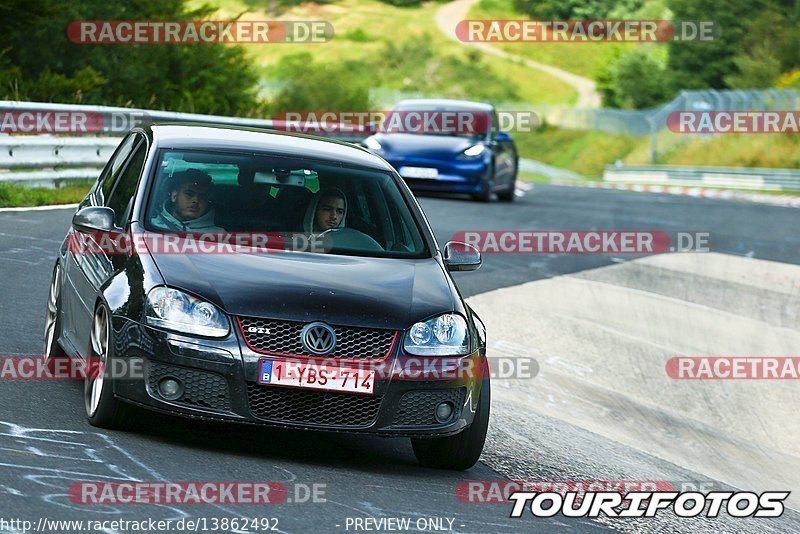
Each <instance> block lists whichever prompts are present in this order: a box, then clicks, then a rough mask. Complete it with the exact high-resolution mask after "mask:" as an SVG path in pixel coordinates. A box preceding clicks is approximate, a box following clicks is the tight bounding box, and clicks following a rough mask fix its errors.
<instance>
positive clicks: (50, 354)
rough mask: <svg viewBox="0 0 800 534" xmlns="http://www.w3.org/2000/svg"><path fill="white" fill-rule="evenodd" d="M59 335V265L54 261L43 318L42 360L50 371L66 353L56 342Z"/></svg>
mask: <svg viewBox="0 0 800 534" xmlns="http://www.w3.org/2000/svg"><path fill="white" fill-rule="evenodd" d="M60 335H61V265H60V264H58V263H56V266H55V267H54V268H53V278H52V280H51V281H50V293H49V294H48V295H47V311H46V312H45V318H44V352H43V354H44V361H45V365H47V368H48V369H50V370H51V371H52V370H53V369H54V368H55V365H56V360H58V359H60V358H66V357H67V354H66V352H64V349H63V348H61V345H60V344H59V343H58V338H59V336H60Z"/></svg>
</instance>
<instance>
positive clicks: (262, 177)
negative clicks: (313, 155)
mask: <svg viewBox="0 0 800 534" xmlns="http://www.w3.org/2000/svg"><path fill="white" fill-rule="evenodd" d="M281 171H283V169H275V170H274V171H273V172H256V173H255V176H254V177H253V183H255V184H275V185H289V186H295V187H305V185H306V172H305V171H302V170H300V171H290V172H285V171H284V172H281Z"/></svg>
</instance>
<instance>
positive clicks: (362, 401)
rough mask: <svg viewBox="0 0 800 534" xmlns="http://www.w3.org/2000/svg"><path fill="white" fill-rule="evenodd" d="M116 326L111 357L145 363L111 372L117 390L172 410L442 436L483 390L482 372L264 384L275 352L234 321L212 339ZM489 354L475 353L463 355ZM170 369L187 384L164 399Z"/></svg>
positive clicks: (453, 429)
mask: <svg viewBox="0 0 800 534" xmlns="http://www.w3.org/2000/svg"><path fill="white" fill-rule="evenodd" d="M114 330H115V338H116V339H117V340H120V339H125V340H126V342H125V343H120V342H117V343H116V347H117V350H116V352H115V356H114V358H115V359H119V360H125V359H131V358H141V359H142V360H143V364H144V365H143V376H132V377H123V378H119V377H118V378H115V379H114V381H113V384H114V393H115V395H116V396H117V397H118V398H120V399H121V400H123V401H126V402H129V403H132V404H135V405H138V406H140V407H143V408H145V409H150V410H154V411H158V412H162V413H167V414H171V415H180V416H186V417H195V418H202V419H215V420H226V421H237V422H243V423H251V424H260V425H267V426H276V427H286V428H299V429H309V430H326V431H346V432H356V433H358V432H363V433H369V434H377V435H391V436H443V435H450V434H454V433H458V432H460V431H461V430H463V429H464V428H466V427H467V426H469V425H470V424H471V423H472V419H473V417H474V414H475V409H476V407H477V401H478V398H479V396H480V390H481V380H480V379H479V378H473V377H468V378H464V377H455V378H453V377H452V376H451V377H438V378H435V379H430V378H426V379H413V380H412V379H403V378H398V377H397V376H394V375H392V376H388V374H387V376H386V377H385V378H382V377H377V378H376V380H375V391H374V394H373V395H361V394H354V393H344V392H334V391H320V390H310V389H305V388H293V387H284V386H275V385H262V384H259V383H258V378H257V377H258V372H259V361H260V360H261V359H264V358H271V357H270V356H265V355H263V354H257V353H255V352H253V351H252V350H251V349H250V348H248V347H247V345H246V344H245V343H243V342H242V340H241V334H240V332H239V331H238V330H236V329H234V331H233V332H232V333H231V334H230V336H229V337H228V338H225V339H222V340H208V339H198V338H194V337H191V336H184V335H180V334H173V333H167V332H164V331H161V330H157V329H155V328H152V327H149V326H146V325H142V324H139V323H136V322H133V321H129V320H128V319H124V318H115V319H114ZM121 333H124V335H121ZM398 345H399V344H398ZM484 357H485V355H483V354H478V353H476V354H474V355H470V356H467V357H465V358H472V359H474V360H476V361H478V360H481V361H482V360H483V359H484ZM403 358H404V357H403V355H402V354H400V348H399V347H394V349H393V351H392V354H390V355H389V356H388V358H387V364H391V363H394V362H396V361H403ZM281 359H286V358H281ZM294 359H295V360H297V361H303V358H302V357H298V358H294ZM388 368H391V365H388ZM166 377H171V378H176V379H178V380H179V381H180V383H181V384H182V385H183V391H182V394H181V396H180V397H179V398H178V399H176V400H167V399H165V398H164V397H162V396H161V394H160V393H159V391H158V383H159V382H160V381H161V380H162V379H164V378H166ZM445 401H447V402H450V403H452V404H453V405H454V406H455V412H454V414H453V417H452V418H451V419H450V420H449V421H447V422H445V423H444V424H442V423H438V422H437V421H436V420H435V418H434V410H435V407H436V406H437V405H438V404H439V403H441V402H445Z"/></svg>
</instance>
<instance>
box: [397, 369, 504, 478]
mask: <svg viewBox="0 0 800 534" xmlns="http://www.w3.org/2000/svg"><path fill="white" fill-rule="evenodd" d="M480 395H481V396H480V399H479V400H478V407H477V410H476V411H475V418H474V419H473V421H472V424H471V425H470V426H469V427H467V428H466V429H464V430H462V431H461V432H459V433H458V434H456V435H454V436H445V437H442V438H411V446H412V448H413V449H414V456H416V457H417V461H418V462H419V463H420V464H421V465H424V466H425V467H433V468H436V469H453V470H458V471H463V470H465V469H469V468H470V467H472V466H473V465H475V464H476V463H477V462H478V459H479V458H480V456H481V451H483V444H484V442H485V441H486V431H487V429H488V428H489V405H490V404H491V386H490V384H489V379H488V378H486V379H485V380H484V381H483V384H482V387H481V393H480Z"/></svg>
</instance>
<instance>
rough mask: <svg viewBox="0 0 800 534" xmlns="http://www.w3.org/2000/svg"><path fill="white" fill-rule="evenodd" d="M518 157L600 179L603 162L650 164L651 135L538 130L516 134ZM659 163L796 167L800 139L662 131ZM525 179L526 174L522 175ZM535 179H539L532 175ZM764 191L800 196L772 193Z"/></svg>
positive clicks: (797, 165) (798, 159) (659, 141)
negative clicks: (686, 134) (638, 135)
mask: <svg viewBox="0 0 800 534" xmlns="http://www.w3.org/2000/svg"><path fill="white" fill-rule="evenodd" d="M514 140H515V141H516V143H517V147H518V149H519V152H520V157H523V158H529V159H535V160H539V161H542V162H544V163H547V164H549V165H554V166H556V167H563V168H565V169H570V170H572V171H575V172H577V173H580V174H583V175H584V176H587V177H589V178H600V177H601V176H602V174H603V169H604V167H605V166H606V165H609V164H612V163H614V162H616V161H617V160H621V161H623V162H624V163H626V164H628V165H639V164H644V165H647V164H650V138H649V137H647V136H645V137H629V136H624V135H612V134H606V133H603V132H591V131H589V132H587V131H579V130H563V129H559V128H552V127H548V128H543V129H541V130H540V131H537V132H532V133H528V134H515V135H514ZM658 150H659V151H658V158H657V161H656V164H659V165H693V166H695V165H709V166H717V167H765V168H778V169H798V168H800V137H798V136H794V135H752V134H751V135H718V136H715V137H709V138H703V137H701V136H688V137H687V136H679V135H677V134H672V133H669V132H663V133H662V134H661V135H660V136H659V138H658ZM521 178H522V179H527V178H528V177H527V176H521ZM532 178H533V179H534V180H535V181H540V180H541V179H542V178H543V177H541V176H533V177H532ZM760 192H763V193H769V194H781V195H785V194H795V195H797V194H800V192H777V193H776V192H771V191H760Z"/></svg>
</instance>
